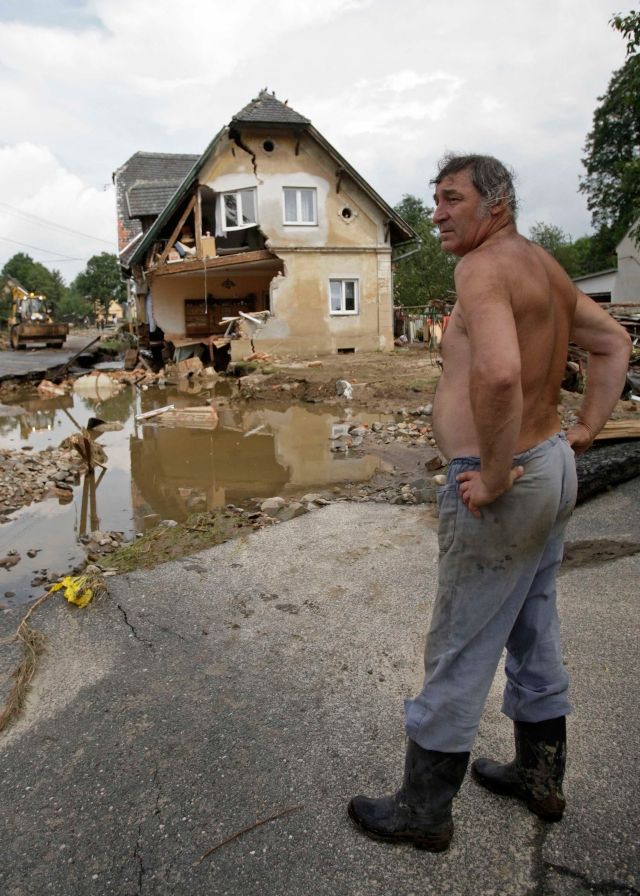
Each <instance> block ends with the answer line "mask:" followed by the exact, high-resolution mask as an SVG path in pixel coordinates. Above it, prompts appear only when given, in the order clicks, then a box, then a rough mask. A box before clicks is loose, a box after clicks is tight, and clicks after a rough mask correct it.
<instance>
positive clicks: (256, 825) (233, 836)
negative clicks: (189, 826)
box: [196, 804, 304, 865]
mask: <svg viewBox="0 0 640 896" xmlns="http://www.w3.org/2000/svg"><path fill="white" fill-rule="evenodd" d="M300 809H304V806H303V805H302V804H300V805H299V806H290V807H289V808H288V809H281V810H280V811H279V812H276V813H275V814H274V815H269V817H268V818H262V819H260V821H256V822H254V824H250V825H249V827H246V828H242V830H241V831H236V833H235V834H231V836H230V837H226V838H225V839H224V840H221V841H220V843H216V845H215V846H212V847H211V849H208V850H207V851H206V852H205V853H203V855H202V856H201V857H200V859H199V860H198V862H197V863H196V864H198V865H199V864H200V863H201V862H203V861H204V860H205V859H206V858H207V856H210V855H211V853H212V852H215V851H216V849H220V847H221V846H226V845H227V843H231V841H232V840H237V838H238V837H241V836H242V835H243V834H248V833H249V831H253V830H255V828H259V827H260V826H261V825H263V824H267V822H269V821H274V820H275V819H276V818H282V816H283V815H290V814H291V813H292V812H299V811H300Z"/></svg>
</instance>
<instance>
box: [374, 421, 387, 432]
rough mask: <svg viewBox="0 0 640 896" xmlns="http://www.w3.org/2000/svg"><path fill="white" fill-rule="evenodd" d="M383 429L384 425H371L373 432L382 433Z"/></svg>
mask: <svg viewBox="0 0 640 896" xmlns="http://www.w3.org/2000/svg"><path fill="white" fill-rule="evenodd" d="M383 429H384V426H383V424H382V423H372V424H371V431H372V432H382V430H383Z"/></svg>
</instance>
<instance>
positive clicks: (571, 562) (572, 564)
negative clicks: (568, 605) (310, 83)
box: [560, 538, 640, 572]
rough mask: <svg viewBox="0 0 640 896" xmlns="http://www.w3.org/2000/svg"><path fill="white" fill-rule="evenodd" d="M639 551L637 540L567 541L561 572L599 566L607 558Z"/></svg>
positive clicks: (599, 539)
mask: <svg viewBox="0 0 640 896" xmlns="http://www.w3.org/2000/svg"><path fill="white" fill-rule="evenodd" d="M637 553H640V542H638V541H616V540H614V539H610V538H596V539H589V540H587V541H568V542H566V543H565V546H564V557H563V560H562V567H561V570H560V571H561V572H568V571H569V570H571V569H580V568H581V567H583V566H599V565H600V564H601V563H606V562H608V561H609V560H618V559H619V558H620V557H629V556H631V555H632V554H637Z"/></svg>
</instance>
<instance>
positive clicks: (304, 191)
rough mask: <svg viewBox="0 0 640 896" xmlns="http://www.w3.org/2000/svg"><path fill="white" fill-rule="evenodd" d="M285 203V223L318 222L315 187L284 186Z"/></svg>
mask: <svg viewBox="0 0 640 896" xmlns="http://www.w3.org/2000/svg"><path fill="white" fill-rule="evenodd" d="M283 204H284V223H285V224H303V225H307V226H309V225H313V224H317V223H318V211H317V201H316V189H315V187H284V188H283Z"/></svg>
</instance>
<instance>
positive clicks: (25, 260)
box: [2, 252, 67, 308]
mask: <svg viewBox="0 0 640 896" xmlns="http://www.w3.org/2000/svg"><path fill="white" fill-rule="evenodd" d="M2 275H3V276H4V277H13V279H14V280H17V281H18V283H19V284H20V286H22V287H24V289H26V290H27V291H28V292H35V293H40V294H42V295H45V296H46V297H47V299H48V301H49V303H50V304H51V305H52V306H53V307H54V308H55V307H56V306H57V304H58V302H59V301H60V300H61V299H62V297H63V295H64V293H65V291H66V288H67V287H66V285H65V282H64V279H63V277H62V274H61V273H60V271H56V270H54V271H50V270H49V269H48V268H46V267H45V266H44V265H43V264H40V262H39V261H34V260H33V258H31V256H30V255H27V254H26V253H25V252H18V253H17V254H16V255H13V256H12V257H11V258H10V259H9V261H8V262H7V263H6V264H5V266H4V267H3V269H2Z"/></svg>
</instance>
